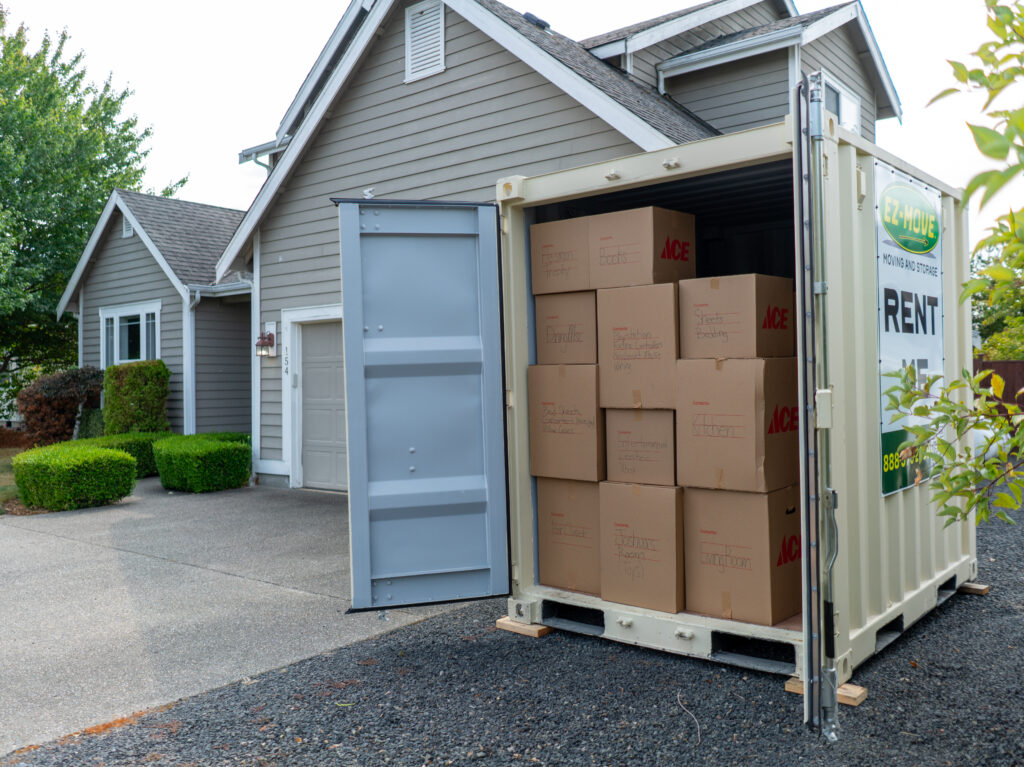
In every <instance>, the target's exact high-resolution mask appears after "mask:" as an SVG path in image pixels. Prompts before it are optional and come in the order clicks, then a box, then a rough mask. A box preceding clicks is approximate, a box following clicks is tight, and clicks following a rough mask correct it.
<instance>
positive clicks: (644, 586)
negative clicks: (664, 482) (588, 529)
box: [600, 482, 685, 613]
mask: <svg viewBox="0 0 1024 767" xmlns="http://www.w3.org/2000/svg"><path fill="white" fill-rule="evenodd" d="M600 495H601V598H602V599H604V600H606V601H608V602H618V603H620V604H626V605H635V606H636V607H646V608H649V609H651V610H661V611H662V612H666V613H678V612H681V611H682V610H683V608H684V607H685V601H684V600H685V591H684V587H685V583H684V581H683V489H682V488H680V487H655V486H653V485H631V484H623V483H619V482H602V483H601V490H600Z"/></svg>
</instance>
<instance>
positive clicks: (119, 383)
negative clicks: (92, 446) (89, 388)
mask: <svg viewBox="0 0 1024 767" xmlns="http://www.w3.org/2000/svg"><path fill="white" fill-rule="evenodd" d="M170 378H171V371H170V370H168V369H167V365H165V364H164V362H163V360H143V361H142V362H126V363H125V364H123V365H111V366H110V367H108V368H107V369H106V372H105V373H104V375H103V427H104V431H105V432H106V433H107V434H108V435H110V434H126V433H128V432H133V431H141V432H159V431H167V430H168V429H170V428H171V425H170V422H169V421H168V420H167V394H168V392H169V391H170V388H169V384H168V382H169V381H170Z"/></svg>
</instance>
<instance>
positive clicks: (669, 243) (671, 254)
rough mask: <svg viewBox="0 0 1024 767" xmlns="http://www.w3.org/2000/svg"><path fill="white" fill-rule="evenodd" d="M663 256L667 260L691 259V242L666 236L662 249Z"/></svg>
mask: <svg viewBox="0 0 1024 767" xmlns="http://www.w3.org/2000/svg"><path fill="white" fill-rule="evenodd" d="M661 257H662V258H663V259H664V260H666V261H689V260H690V243H688V242H683V241H682V240H673V239H672V238H671V237H666V238H665V247H664V248H662V250H661Z"/></svg>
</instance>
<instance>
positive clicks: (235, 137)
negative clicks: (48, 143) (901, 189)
mask: <svg viewBox="0 0 1024 767" xmlns="http://www.w3.org/2000/svg"><path fill="white" fill-rule="evenodd" d="M837 1H838V0H796V3H797V9H798V10H799V11H800V12H801V13H807V12H810V11H815V10H818V9H820V8H824V7H828V6H829V5H833V4H835V3H836V2H837ZM505 2H506V3H507V4H508V5H510V6H512V7H513V8H515V9H516V10H519V11H524V12H525V11H532V12H533V13H535V14H537V15H538V16H541V17H542V18H544V19H546V20H547V21H549V22H550V23H551V25H552V27H553V28H554V29H555V30H557V31H558V32H561V33H562V34H564V35H567V36H569V37H572V38H575V39H581V38H583V37H587V36H590V35H594V34H598V33H600V32H604V31H607V30H610V29H615V28H617V27H621V26H625V25H627V24H631V23H634V22H637V21H641V20H644V19H648V18H652V17H654V16H658V15H660V14H663V13H668V12H670V11H673V10H677V9H679V8H682V7H687V6H691V5H696V4H697V0H630V2H624V3H611V2H603V1H602V0H596V1H595V0H544V2H540V1H539V0H505ZM0 4H2V5H4V6H6V7H7V8H8V10H9V12H10V15H9V24H11V25H17V24H19V23H22V22H23V23H24V24H25V25H26V26H27V27H28V28H29V33H30V40H31V41H32V49H33V50H34V49H35V47H36V46H37V45H38V41H39V40H40V39H41V37H42V34H43V32H44V31H50V32H51V33H53V32H59V31H60V30H62V29H66V30H67V31H68V33H69V34H70V36H71V40H70V48H71V50H72V51H77V50H82V51H84V52H85V63H86V67H87V69H88V72H89V79H92V80H95V81H102V80H103V79H104V78H106V76H107V75H108V74H112V75H113V82H114V84H115V85H116V86H120V87H125V86H127V87H130V88H131V89H133V90H134V91H135V95H134V96H133V97H132V100H131V101H130V102H129V110H130V112H134V113H135V114H137V115H138V117H139V120H140V122H141V124H143V125H150V126H152V128H153V137H152V140H151V142H150V148H151V153H150V155H149V158H148V168H149V173H148V175H147V177H146V182H145V183H146V185H147V186H148V187H152V188H154V189H160V188H162V187H163V186H164V185H165V184H167V183H168V182H170V181H171V180H173V179H177V178H180V177H182V176H185V175H188V176H189V178H190V180H189V183H188V184H187V185H186V186H185V188H184V189H183V190H182V191H181V192H180V193H179V195H178V196H179V197H181V198H182V199H187V200H194V201H196V202H205V203H209V204H213V205H224V206H228V207H235V208H247V207H248V206H249V203H250V202H251V201H252V199H253V198H254V197H255V195H256V193H257V192H258V191H259V188H260V185H261V184H262V183H263V180H264V178H265V172H264V171H263V169H262V168H259V167H257V166H255V165H254V164H252V163H247V164H245V165H239V164H238V152H239V150H241V149H243V148H245V147H249V146H253V145H256V144H260V143H263V142H264V141H267V140H269V139H271V138H273V136H274V132H275V130H276V129H277V126H278V123H279V122H280V120H281V117H282V116H283V114H284V111H285V110H286V109H287V108H288V105H289V104H290V102H291V99H292V97H293V96H294V95H295V92H296V90H297V89H298V87H299V86H300V85H301V83H302V81H303V79H304V78H305V76H306V73H307V72H308V71H309V69H310V67H311V66H312V64H313V62H314V61H315V60H316V57H317V55H318V54H319V53H320V50H321V49H322V47H323V45H324V43H325V42H326V41H327V38H328V37H329V35H330V33H331V31H332V30H333V29H334V27H335V25H336V24H337V22H338V20H339V19H340V18H341V14H342V12H343V11H344V9H345V7H346V5H347V0H333V2H330V1H328V0H291V1H290V2H288V3H278V2H273V3H272V2H267V0H248V1H247V2H240V1H238V0H236V1H235V2H225V1H224V0H202V1H200V0H179V2H177V3H140V2H138V0H92V1H91V2H82V0H0ZM863 5H864V8H865V10H866V12H867V16H868V19H869V20H870V22H871V25H872V28H873V29H874V32H875V36H876V37H877V39H878V43H879V46H880V48H881V50H882V54H883V56H884V57H885V60H886V63H887V65H888V68H889V72H890V74H891V76H892V79H893V81H894V82H895V85H896V89H897V92H898V93H899V95H900V99H901V101H902V103H903V109H904V119H903V124H902V125H900V124H899V122H898V121H896V120H894V119H891V120H884V121H881V122H880V123H879V125H878V138H877V141H878V143H879V144H880V145H881V146H883V147H885V148H887V149H889V150H890V151H892V152H894V153H895V154H897V155H899V156H901V157H903V158H904V159H906V160H908V161H909V162H911V163H913V164H914V165H916V166H918V167H920V168H922V169H923V170H925V171H928V172H929V173H931V174H932V175H934V176H936V177H938V178H940V179H942V180H944V181H946V182H948V183H950V184H953V185H957V186H962V185H964V184H965V183H966V181H967V179H968V178H969V177H970V176H971V175H972V174H973V173H976V172H977V171H978V170H980V169H982V168H984V167H986V165H985V163H984V161H983V159H982V158H980V156H979V155H978V153H977V151H976V150H975V149H974V146H973V144H972V142H971V139H970V135H969V133H968V131H967V129H966V127H965V122H966V121H967V120H968V119H970V120H972V121H973V120H975V119H976V116H977V112H978V107H979V105H980V102H978V101H973V102H970V101H968V100H966V99H962V98H954V99H947V100H946V101H944V102H940V103H939V104H938V105H936V106H933V107H931V108H928V109H925V104H926V103H927V102H928V100H929V99H930V98H931V97H932V96H933V95H934V94H936V93H937V92H939V91H940V90H942V89H944V88H946V87H948V86H949V85H951V84H952V78H951V75H950V69H949V66H948V64H946V63H945V62H946V59H949V58H957V59H961V60H962V59H965V58H966V56H967V53H968V52H969V51H971V50H974V49H975V48H976V47H977V46H978V44H980V42H981V41H982V40H984V39H985V34H986V32H987V30H986V28H985V16H984V8H985V3H984V0H863ZM1015 193H1017V195H1018V196H1019V189H1018V188H1015V189H1013V190H1011V191H1010V192H1007V193H1005V194H1003V195H1001V196H1000V197H999V198H997V200H996V204H994V205H993V206H992V207H993V210H992V211H991V212H989V211H986V215H984V216H983V217H981V218H977V217H976V218H975V220H974V222H973V224H972V237H973V238H977V236H978V235H979V234H980V230H981V226H982V225H987V221H988V219H989V218H990V216H991V215H994V214H995V213H996V210H997V209H998V208H1005V207H1006V206H1008V205H1009V204H1010V202H1009V200H1010V199H1012V197H1013V196H1014V194H1015ZM999 203H1001V205H999ZM1018 204H1019V203H1018Z"/></svg>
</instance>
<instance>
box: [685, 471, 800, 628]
mask: <svg viewBox="0 0 1024 767" xmlns="http://www.w3.org/2000/svg"><path fill="white" fill-rule="evenodd" d="M799 502H800V495H799V488H798V487H797V486H795V485H794V486H791V487H787V488H783V489H782V490H776V491H775V492H773V493H735V492H730V491H726V490H695V489H690V488H687V490H686V508H685V509H684V511H683V530H684V538H685V541H686V548H685V552H686V556H685V560H686V609H687V610H688V611H689V612H696V613H703V614H705V615H711V616H714V617H716V618H729V619H732V620H737V621H745V622H747V623H760V624H762V625H764V626H774V625H775V624H776V623H779V622H781V621H784V620H785V619H786V618H789V617H792V616H793V615H796V614H797V613H799V612H800V603H801V595H800V514H799Z"/></svg>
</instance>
